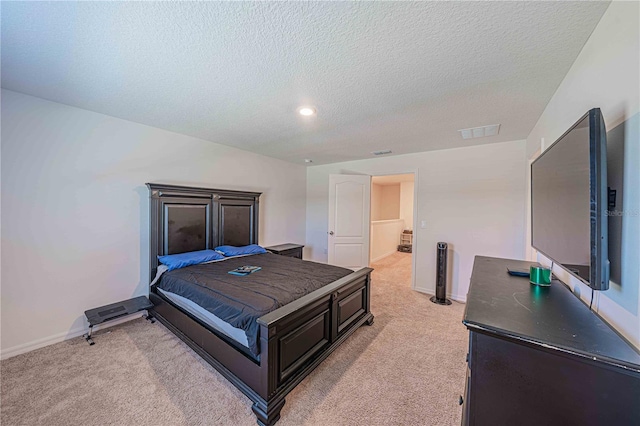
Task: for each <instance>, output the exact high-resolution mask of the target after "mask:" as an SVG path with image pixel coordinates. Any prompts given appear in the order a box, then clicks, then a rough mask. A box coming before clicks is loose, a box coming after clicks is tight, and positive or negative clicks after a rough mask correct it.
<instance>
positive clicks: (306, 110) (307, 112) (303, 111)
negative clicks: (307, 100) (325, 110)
mask: <svg viewBox="0 0 640 426" xmlns="http://www.w3.org/2000/svg"><path fill="white" fill-rule="evenodd" d="M298 114H300V115H304V116H305V117H309V116H311V115H315V114H316V109H315V108H314V107H310V106H302V107H300V108H298Z"/></svg>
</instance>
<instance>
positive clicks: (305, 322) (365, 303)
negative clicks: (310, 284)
mask: <svg viewBox="0 0 640 426" xmlns="http://www.w3.org/2000/svg"><path fill="white" fill-rule="evenodd" d="M371 271H372V269H371V268H363V269H361V270H359V271H356V272H354V273H352V274H350V275H348V276H346V277H344V278H342V279H340V280H338V281H335V282H333V283H331V284H329V285H327V286H325V287H322V288H321V289H319V290H316V291H315V292H313V293H310V294H308V295H307V296H305V297H302V298H300V299H298V300H296V301H294V302H292V303H290V304H288V305H286V306H283V307H282V308H280V309H277V310H275V311H273V312H270V313H269V314H267V315H264V316H262V317H260V318H258V324H260V353H261V354H262V355H261V356H262V358H261V362H260V364H261V370H262V371H261V375H262V377H263V380H264V381H263V386H264V387H263V389H261V392H260V394H261V396H262V398H263V399H264V401H259V403H256V404H254V406H253V411H254V413H255V414H256V416H257V417H258V423H259V424H261V425H272V424H274V423H275V422H276V421H277V420H278V418H279V417H280V410H281V409H282V406H283V405H284V398H285V396H286V395H287V394H288V393H289V392H290V391H291V390H292V389H293V388H294V387H295V386H296V385H297V384H298V383H300V382H301V381H302V380H303V379H304V378H305V377H306V376H307V375H308V374H309V373H310V372H311V371H313V369H314V368H315V367H316V366H317V365H318V364H320V363H321V362H322V361H323V360H324V359H325V358H327V357H328V356H329V355H330V354H331V353H332V352H333V351H334V350H335V349H336V348H337V347H338V346H339V345H340V344H341V343H342V342H343V341H344V340H345V339H346V338H347V337H349V335H351V334H352V333H353V332H354V331H355V330H356V329H357V328H358V327H360V326H361V325H363V324H365V323H366V324H369V325H371V324H372V323H373V315H372V314H371V311H370V290H371Z"/></svg>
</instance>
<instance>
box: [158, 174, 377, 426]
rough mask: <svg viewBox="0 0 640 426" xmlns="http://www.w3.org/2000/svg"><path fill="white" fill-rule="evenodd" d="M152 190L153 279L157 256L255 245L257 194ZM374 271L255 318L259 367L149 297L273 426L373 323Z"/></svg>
mask: <svg viewBox="0 0 640 426" xmlns="http://www.w3.org/2000/svg"><path fill="white" fill-rule="evenodd" d="M147 186H148V187H149V191H150V213H151V218H150V228H151V229H150V242H151V250H150V267H149V268H150V279H153V278H154V277H155V275H156V272H157V268H158V258H157V256H158V255H164V254H173V253H180V252H185V251H191V250H200V249H205V248H214V247H216V246H218V245H223V244H228V245H237V246H240V245H246V244H254V243H255V244H257V243H258V207H259V197H260V193H257V192H244V191H227V190H218V189H207V188H191V187H182V186H173V185H161V184H152V183H148V184H147ZM173 212H175V213H173ZM172 213H173V214H172ZM172 217H173V218H177V219H179V220H174V219H172ZM202 217H204V218H206V219H205V223H206V226H203V225H201V226H190V222H189V220H192V221H194V220H196V219H198V218H200V219H198V220H201V219H202ZM177 222H180V223H177ZM204 228H206V229H204ZM371 271H372V269H371V268H363V269H361V270H359V271H357V272H353V273H352V274H350V275H348V276H346V277H344V278H341V279H339V280H337V281H334V282H332V283H330V284H328V285H326V286H324V287H322V288H320V289H318V290H316V291H314V292H312V293H310V294H308V295H306V296H304V297H302V298H300V299H297V300H295V301H293V302H291V303H289V304H287V305H285V306H283V307H281V308H279V309H277V310H275V311H273V312H270V313H269V314H267V315H264V316H262V317H260V318H258V324H259V325H260V357H259V361H257V360H256V359H254V358H252V357H251V356H249V355H247V354H246V349H243V348H242V347H240V345H238V344H237V343H236V342H234V341H232V340H231V339H229V338H228V337H226V336H225V335H223V334H221V333H218V332H217V331H216V330H213V329H212V328H210V327H208V326H207V325H205V324H204V323H202V322H201V321H199V320H198V319H197V318H195V317H193V316H191V315H190V314H188V313H186V312H185V311H183V310H181V309H180V308H178V307H177V306H175V305H174V304H173V303H172V302H170V301H169V300H168V299H166V298H165V297H163V296H162V295H161V294H159V293H158V292H157V289H156V288H155V286H152V287H151V291H150V295H149V297H150V299H151V301H152V302H153V304H154V307H153V309H152V315H154V316H155V317H156V318H157V319H158V320H159V321H160V322H161V323H162V324H164V325H165V326H166V327H167V328H168V329H169V330H171V331H172V332H173V333H174V334H175V335H176V336H178V337H179V338H180V339H182V340H183V341H184V342H185V343H186V344H187V345H189V346H190V347H191V348H192V349H193V350H194V351H195V352H196V353H198V354H199V355H200V356H201V357H202V358H203V359H204V360H205V361H207V362H208V363H209V364H211V365H212V366H213V367H214V368H215V369H216V370H218V371H219V372H220V373H221V374H222V375H223V376H224V377H226V378H227V380H229V381H230V382H231V383H232V384H233V385H235V386H236V387H237V388H238V389H239V390H240V391H242V392H243V393H244V394H245V395H246V396H247V397H249V399H251V401H253V406H252V409H253V412H254V413H255V415H256V417H257V419H258V424H260V425H273V424H274V423H276V422H277V421H278V419H279V418H280V410H281V409H282V407H283V406H284V403H285V396H286V395H287V394H288V393H289V392H291V390H292V389H293V388H294V387H296V385H298V383H300V382H301V381H302V380H303V379H304V378H305V377H306V376H307V375H309V373H311V372H312V371H313V369H314V368H316V367H317V366H318V365H319V364H320V363H321V362H322V361H323V360H324V359H325V358H327V357H328V356H329V355H330V354H331V353H332V352H333V351H334V350H335V349H336V348H337V347H338V346H340V344H341V343H342V342H343V341H345V340H346V339H347V338H348V337H349V336H350V335H351V334H352V333H353V332H354V331H356V329H358V327H360V326H361V325H363V324H368V325H371V324H373V315H372V314H371V312H370V309H369V298H370V285H371Z"/></svg>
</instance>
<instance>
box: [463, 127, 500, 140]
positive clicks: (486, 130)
mask: <svg viewBox="0 0 640 426" xmlns="http://www.w3.org/2000/svg"><path fill="white" fill-rule="evenodd" d="M458 131H459V132H460V135H461V136H462V139H475V138H484V137H486V136H495V135H497V134H498V133H499V132H500V125H499V124H490V125H489V126H482V127H471V128H469V129H461V130H458Z"/></svg>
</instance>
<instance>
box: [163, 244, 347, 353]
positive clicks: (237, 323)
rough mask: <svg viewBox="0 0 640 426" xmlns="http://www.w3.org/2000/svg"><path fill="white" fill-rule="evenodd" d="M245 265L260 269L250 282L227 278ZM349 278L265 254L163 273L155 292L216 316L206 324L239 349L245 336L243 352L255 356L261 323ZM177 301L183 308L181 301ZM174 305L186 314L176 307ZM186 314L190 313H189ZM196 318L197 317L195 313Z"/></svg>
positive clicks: (317, 265)
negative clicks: (240, 335)
mask: <svg viewBox="0 0 640 426" xmlns="http://www.w3.org/2000/svg"><path fill="white" fill-rule="evenodd" d="M245 265H250V266H259V267H261V268H262V269H261V270H260V271H257V272H255V273H253V274H250V275H247V276H236V275H231V274H229V271H231V270H233V269H235V268H237V267H239V266H245ZM351 272H352V271H351V270H349V269H345V268H340V267H337V266H332V265H326V264H323V263H316V262H310V261H304V260H300V259H296V258H292V257H287V256H279V255H275V254H272V253H265V254H257V255H252V256H245V257H240V258H229V259H227V260H225V261H223V262H213V263H207V264H201V265H193V266H188V267H186V268H181V269H176V270H173V271H169V272H165V273H164V274H163V275H162V276H161V277H160V279H159V280H158V283H157V285H156V286H157V288H158V289H159V290H162V291H163V292H169V293H173V294H174V295H177V296H180V297H181V298H183V299H187V300H189V301H191V302H193V303H194V304H195V305H197V306H198V307H199V308H195V307H194V306H193V305H191V304H189V308H190V309H196V310H197V312H198V314H199V315H201V314H202V311H206V312H208V313H210V314H213V316H215V317H216V320H214V319H213V318H211V317H209V318H208V320H211V321H213V323H214V324H217V326H218V327H220V328H222V329H223V330H226V331H222V330H220V331H221V332H223V333H224V334H225V335H227V336H229V337H231V338H233V339H234V341H237V342H238V343H241V342H240V341H239V339H236V338H235V337H233V335H235V336H236V337H237V334H235V333H237V330H238V329H240V330H242V331H243V332H244V333H245V336H246V339H247V345H244V346H246V347H248V348H249V351H250V352H251V353H252V354H254V355H256V356H257V355H258V354H259V340H260V339H259V326H258V323H257V322H256V320H257V319H258V318H259V317H261V316H263V315H265V314H267V313H269V312H272V311H274V310H276V309H278V308H280V307H282V306H284V305H286V304H288V303H291V302H293V301H294V300H296V299H299V298H301V297H303V296H305V295H307V294H309V293H311V292H313V291H315V290H317V289H319V288H321V287H323V286H325V285H327V284H330V283H332V282H334V281H336V280H338V279H340V278H343V277H345V276H347V275H349V274H350V273H351ZM176 300H180V301H181V303H183V304H184V301H183V300H182V299H176ZM174 303H175V304H176V305H178V306H179V307H181V308H183V307H182V306H180V305H179V304H178V303H177V302H174ZM185 306H187V305H185ZM183 309H185V310H187V308H186V307H184V308H183ZM190 313H191V312H190ZM192 315H194V316H196V315H195V314H194V313H192ZM217 320H221V321H222V322H223V323H226V324H227V325H229V326H231V328H230V329H229V328H225V327H226V326H225V327H223V326H221V325H220V324H218V323H216V321H217ZM203 322H204V320H203ZM207 324H208V323H207ZM208 325H209V324H208ZM212 327H213V326H212ZM213 328H215V327H213ZM234 329H235V330H234ZM241 344H242V343H241Z"/></svg>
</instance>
